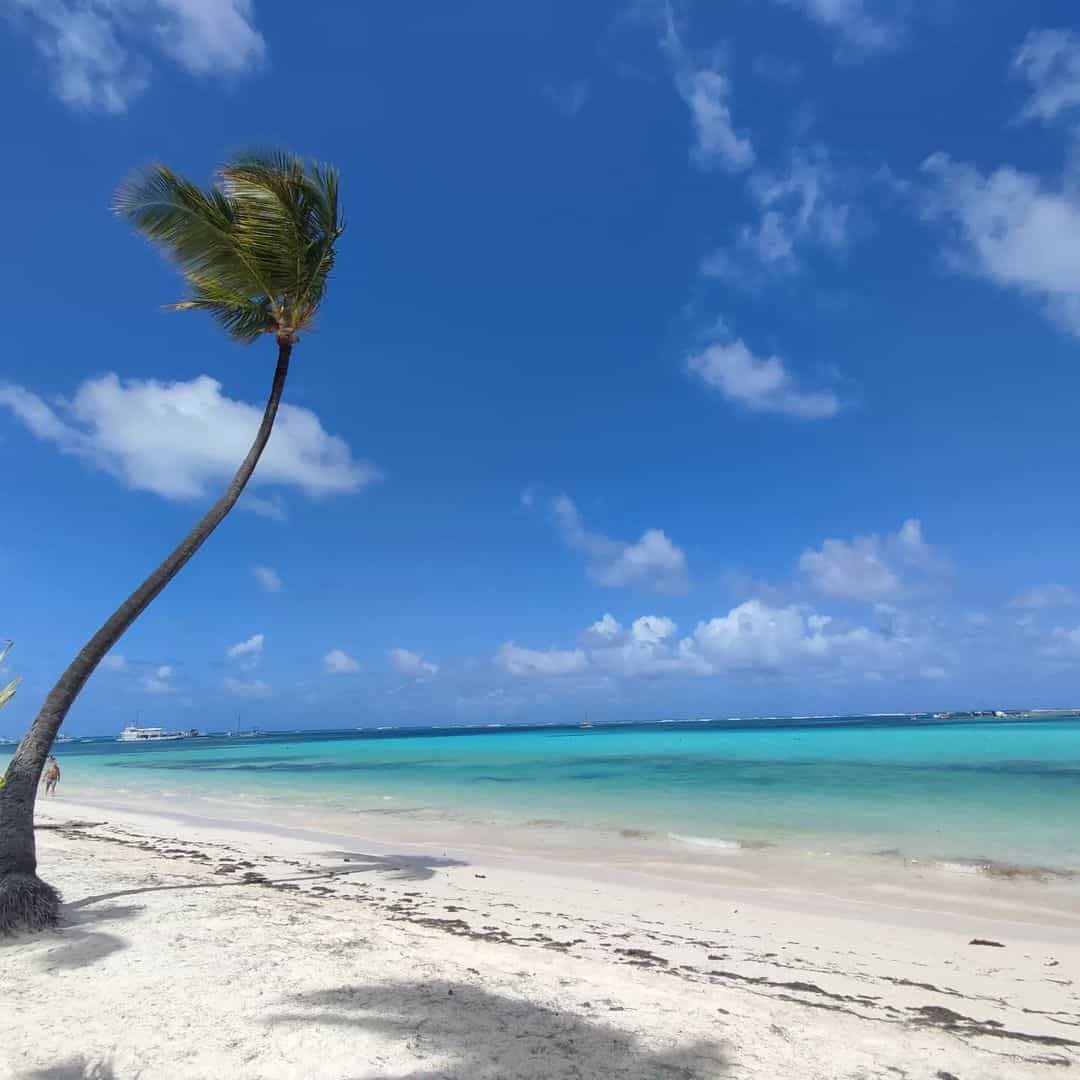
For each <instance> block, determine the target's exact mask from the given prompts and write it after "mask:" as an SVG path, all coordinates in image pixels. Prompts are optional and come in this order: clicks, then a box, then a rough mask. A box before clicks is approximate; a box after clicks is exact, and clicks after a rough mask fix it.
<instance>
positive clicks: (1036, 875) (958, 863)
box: [934, 859, 1077, 881]
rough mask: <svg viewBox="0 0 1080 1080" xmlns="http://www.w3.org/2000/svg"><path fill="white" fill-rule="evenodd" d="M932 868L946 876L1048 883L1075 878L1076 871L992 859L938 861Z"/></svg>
mask: <svg viewBox="0 0 1080 1080" xmlns="http://www.w3.org/2000/svg"><path fill="white" fill-rule="evenodd" d="M934 866H935V867H936V868H937V869H938V870H942V871H944V872H945V873H947V874H977V875H981V876H983V877H989V878H998V879H999V880H1003V881H1048V880H1050V879H1051V878H1059V879H1062V878H1064V879H1071V878H1075V877H1076V876H1077V871H1075V870H1069V869H1066V868H1064V867H1060V866H1024V865H1021V864H1019V863H1007V862H995V861H994V860H992V859H938V860H937V861H936V862H935V863H934Z"/></svg>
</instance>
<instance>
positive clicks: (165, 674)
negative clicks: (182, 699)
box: [139, 664, 176, 694]
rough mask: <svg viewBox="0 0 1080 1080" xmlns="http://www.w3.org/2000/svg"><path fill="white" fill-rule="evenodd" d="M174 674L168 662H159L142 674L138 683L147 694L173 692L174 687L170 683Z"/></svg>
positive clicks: (174, 691)
mask: <svg viewBox="0 0 1080 1080" xmlns="http://www.w3.org/2000/svg"><path fill="white" fill-rule="evenodd" d="M175 674H176V672H175V671H174V670H173V668H172V667H171V666H170V665H169V664H161V665H160V666H158V667H156V668H154V670H153V671H151V672H147V673H146V674H145V675H143V676H142V678H141V679H140V680H139V683H140V685H141V686H142V688H143V689H144V690H145V691H146V692H147V693H148V694H175V693H176V687H175V686H174V685H173V683H172V678H173V676H174V675H175Z"/></svg>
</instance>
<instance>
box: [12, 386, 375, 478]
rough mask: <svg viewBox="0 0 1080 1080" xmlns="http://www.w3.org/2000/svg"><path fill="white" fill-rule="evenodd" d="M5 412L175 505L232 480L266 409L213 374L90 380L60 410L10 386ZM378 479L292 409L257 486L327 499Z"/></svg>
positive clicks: (285, 410) (286, 408)
mask: <svg viewBox="0 0 1080 1080" xmlns="http://www.w3.org/2000/svg"><path fill="white" fill-rule="evenodd" d="M0 407H6V408H7V409H9V410H10V411H11V412H12V413H14V415H15V416H16V417H18V418H19V420H21V421H22V423H23V424H25V425H26V427H27V428H28V429H29V430H30V431H31V432H32V433H33V434H34V435H36V436H37V437H38V438H39V439H43V440H45V441H46V442H51V443H54V444H55V445H56V446H57V447H58V448H59V449H60V450H61V451H62V452H64V453H66V454H72V455H74V456H76V457H79V458H81V459H82V460H83V461H85V462H87V463H88V464H90V465H91V466H93V467H94V468H98V469H101V470H103V471H104V472H107V473H109V474H110V475H112V476H114V477H115V478H116V479H117V480H119V481H121V483H123V484H125V485H127V486H128V487H130V488H134V489H135V490H138V491H151V492H154V493H155V494H157V495H161V496H163V497H165V498H167V499H191V498H204V497H205V496H207V495H208V494H210V493H211V492H213V491H215V490H217V488H219V487H220V486H221V484H222V483H223V482H226V481H227V480H229V479H230V478H231V477H232V475H233V473H234V472H235V470H236V467H237V465H238V464H239V462H240V461H242V460H243V458H244V455H245V454H246V453H247V451H248V448H249V447H250V445H251V441H252V439H253V438H254V436H255V432H256V430H257V429H258V426H259V422H260V420H261V419H262V412H263V410H262V407H261V406H258V405H249V404H248V403H247V402H243V401H235V400H233V399H232V398H228V397H226V396H225V395H224V394H223V393H222V392H221V384H220V383H219V382H217V380H215V379H212V378H210V376H208V375H201V376H199V377H198V378H195V379H192V380H191V381H190V382H171V383H164V382H158V381H157V380H153V379H146V380H142V379H129V380H121V379H120V378H118V377H117V376H116V375H103V376H102V377H101V378H99V379H89V380H87V381H86V382H84V383H83V384H82V385H81V386H80V387H79V389H78V390H77V391H76V393H75V396H74V398H72V399H71V400H70V401H58V402H55V403H53V404H50V403H48V402H46V401H44V400H43V399H42V398H40V397H39V396H38V395H36V394H34V393H32V392H31V391H29V390H27V389H26V388H24V387H21V386H17V385H14V384H11V383H0ZM378 479H379V471H378V469H376V468H375V467H374V466H373V465H369V464H367V463H365V462H360V461H356V460H355V459H354V458H353V456H352V452H351V451H350V449H349V446H348V444H347V443H346V442H345V441H344V439H341V438H339V437H338V436H336V435H330V434H329V433H328V432H327V431H326V430H325V429H324V428H323V426H322V424H321V423H320V422H319V418H318V417H317V416H316V415H315V413H313V412H312V411H311V410H310V409H305V408H301V407H299V406H296V405H282V406H281V410H280V412H279V413H278V418H277V424H276V426H275V428H274V437H273V439H271V440H270V444H269V446H268V447H267V448H266V452H265V454H264V455H263V458H262V461H260V463H259V468H258V469H257V470H256V472H255V476H254V478H253V479H252V485H253V486H256V487H258V486H260V485H275V484H277V485H288V486H292V487H297V488H299V489H300V490H301V491H303V492H305V493H306V494H308V495H311V496H323V495H342V494H348V493H351V492H355V491H359V490H360V489H361V488H363V487H366V486H367V485H369V484H372V483H374V482H375V481H376V480H378Z"/></svg>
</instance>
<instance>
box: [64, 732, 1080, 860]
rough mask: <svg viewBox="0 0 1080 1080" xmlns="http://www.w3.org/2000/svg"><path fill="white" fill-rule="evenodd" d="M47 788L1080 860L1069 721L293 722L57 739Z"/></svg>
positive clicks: (732, 845) (699, 842)
mask: <svg viewBox="0 0 1080 1080" xmlns="http://www.w3.org/2000/svg"><path fill="white" fill-rule="evenodd" d="M57 753H58V756H59V757H60V759H61V764H62V767H63V780H62V791H63V792H64V794H66V795H68V796H70V797H72V798H77V797H78V795H79V794H80V793H81V794H85V795H88V796H97V797H101V798H105V797H109V798H112V799H114V800H115V801H117V802H122V801H123V800H124V798H125V797H135V798H138V797H154V798H159V799H160V798H165V799H168V800H170V801H171V802H175V803H176V804H177V805H178V806H183V807H184V808H185V809H190V810H194V809H195V808H197V807H198V806H199V805H200V804H201V803H211V802H214V803H216V802H219V801H220V800H223V799H224V800H231V801H242V802H243V803H244V805H245V807H246V810H247V813H248V815H249V816H255V817H258V816H260V815H265V817H266V818H267V820H268V821H271V820H272V821H274V822H279V823H280V822H282V821H287V820H288V815H289V811H290V807H292V808H295V809H296V810H297V811H299V810H304V811H306V812H312V811H326V812H334V813H342V814H349V813H380V814H400V815H405V816H412V817H415V818H417V819H423V820H427V821H438V820H440V819H443V820H453V821H456V822H457V823H458V824H459V825H460V824H461V823H469V822H473V823H484V824H485V825H489V826H490V825H496V826H506V827H519V828H532V829H545V828H566V829H570V830H579V829H580V830H593V831H597V830H599V831H603V832H608V833H614V834H617V835H619V836H624V837H633V836H642V835H650V836H652V835H655V836H660V837H664V838H666V839H668V840H670V841H671V843H673V844H675V845H682V846H683V847H684V848H686V849H692V848H694V847H695V846H697V847H700V848H702V849H705V848H711V849H712V850H713V851H714V852H722V851H724V850H731V851H733V852H734V851H738V850H741V849H746V848H769V847H776V848H778V849H790V850H792V851H799V852H814V851H829V852H830V853H838V854H843V853H847V854H852V855H888V856H892V857H901V858H906V859H920V860H922V859H932V860H938V861H942V862H946V863H951V864H953V865H955V866H957V867H963V866H968V865H970V866H976V865H979V864H984V863H989V864H1000V865H1010V864H1015V865H1017V866H1022V867H1044V868H1052V869H1061V870H1066V871H1080V828H1078V827H1077V823H1078V820H1080V718H1065V719H1054V720H1035V721H999V720H995V721H963V722H945V721H925V720H912V719H910V718H891V717H856V718H852V717H848V718H821V719H813V720H782V721H779V720H778V721H754V722H742V721H701V722H696V723H692V722H679V723H669V724H650V725H634V726H626V725H600V726H596V727H593V728H580V727H543V728H525V729H520V728H485V729H476V728H471V729H452V728H451V729H433V728H428V729H412V730H404V729H399V730H365V731H352V732H343V731H325V732H317V731H308V732H293V733H274V734H267V735H261V736H256V737H236V736H232V737H229V736H218V737H207V738H198V739H192V740H188V741H184V742H172V743H157V744H154V743H149V744H122V743H117V742H115V741H114V740H111V739H92V740H80V741H77V742H74V743H65V744H63V745H60V746H58V747H57Z"/></svg>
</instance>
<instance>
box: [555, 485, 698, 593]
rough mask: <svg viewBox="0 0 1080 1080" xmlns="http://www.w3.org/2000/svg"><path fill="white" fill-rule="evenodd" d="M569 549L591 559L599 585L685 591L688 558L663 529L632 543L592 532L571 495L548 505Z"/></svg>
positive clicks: (590, 568)
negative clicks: (585, 523) (586, 525)
mask: <svg viewBox="0 0 1080 1080" xmlns="http://www.w3.org/2000/svg"><path fill="white" fill-rule="evenodd" d="M549 509H550V511H551V514H552V516H553V518H554V519H555V523H556V525H557V526H558V528H559V531H560V532H561V533H562V536H563V539H564V540H565V541H566V543H567V545H568V546H569V547H571V548H573V549H574V550H575V551H581V552H583V553H584V554H585V555H586V557H587V558H588V572H589V576H590V577H591V578H592V579H593V581H595V582H596V583H597V584H599V585H607V586H612V587H618V586H624V585H635V586H640V587H642V588H648V589H654V590H656V591H657V592H681V591H683V590H684V589H685V588H686V578H687V572H686V554H685V552H684V551H683V550H682V548H680V547H679V546H678V545H677V544H674V543H672V541H671V540H670V539H669V538H668V536H667V534H666V533H665V532H664V531H663V530H662V529H646V531H645V532H644V533H642V535H641V538H640V539H639V540H637V541H635V542H633V543H628V542H626V541H623V540H612V539H611V538H610V537H607V536H604V535H603V534H602V533H595V532H590V531H589V530H588V529H587V528H586V527H585V525H584V523H583V522H582V520H581V514H580V513H579V512H578V508H577V507H576V506H575V505H574V502H573V500H572V499H571V498H570V497H569V496H568V495H558V496H556V497H555V498H554V499H552V500H551V501H550V503H549Z"/></svg>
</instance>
